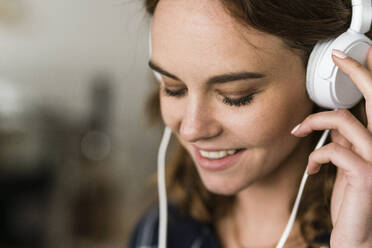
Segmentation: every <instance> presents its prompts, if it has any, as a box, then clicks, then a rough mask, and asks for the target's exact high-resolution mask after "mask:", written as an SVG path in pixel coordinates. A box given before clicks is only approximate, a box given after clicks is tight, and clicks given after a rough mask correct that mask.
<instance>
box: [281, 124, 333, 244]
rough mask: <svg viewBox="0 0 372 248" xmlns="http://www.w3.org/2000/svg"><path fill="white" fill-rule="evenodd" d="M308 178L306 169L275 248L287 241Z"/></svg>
mask: <svg viewBox="0 0 372 248" xmlns="http://www.w3.org/2000/svg"><path fill="white" fill-rule="evenodd" d="M328 133H329V129H327V130H325V131H324V132H323V134H322V137H321V138H320V139H319V141H318V144H317V145H316V147H315V149H314V151H315V150H316V149H318V148H320V147H322V146H323V144H324V142H325V140H326V139H327V136H328ZM308 176H309V174H307V169H306V170H305V173H304V175H303V177H302V180H301V184H300V188H299V190H298V193H297V197H296V201H295V203H294V206H293V209H292V213H291V216H290V217H289V220H288V223H287V226H286V227H285V229H284V232H283V234H282V237H281V238H280V240H279V243H278V244H277V245H276V248H282V247H283V246H284V243H285V241H287V238H288V236H289V234H290V232H291V230H292V227H293V224H294V222H295V219H296V214H297V210H298V206H299V205H300V200H301V196H302V192H303V190H304V187H305V183H306V180H307V177H308Z"/></svg>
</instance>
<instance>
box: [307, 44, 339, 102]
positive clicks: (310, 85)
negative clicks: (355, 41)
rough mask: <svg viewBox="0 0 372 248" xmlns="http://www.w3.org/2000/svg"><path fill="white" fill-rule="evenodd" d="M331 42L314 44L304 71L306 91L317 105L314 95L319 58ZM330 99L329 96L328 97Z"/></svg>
mask: <svg viewBox="0 0 372 248" xmlns="http://www.w3.org/2000/svg"><path fill="white" fill-rule="evenodd" d="M332 42H333V39H332V40H328V41H320V42H318V43H316V44H315V46H314V48H313V50H312V51H311V53H310V57H309V61H308V63H307V69H306V91H307V94H308V95H309V97H310V99H311V100H312V101H313V102H315V103H316V104H318V105H319V103H318V101H317V99H316V95H315V85H316V84H315V78H316V69H317V65H318V64H319V63H320V59H321V57H322V56H323V55H324V53H325V51H326V49H327V48H328V47H329V46H330V45H331V43H332ZM329 97H330V98H331V96H329Z"/></svg>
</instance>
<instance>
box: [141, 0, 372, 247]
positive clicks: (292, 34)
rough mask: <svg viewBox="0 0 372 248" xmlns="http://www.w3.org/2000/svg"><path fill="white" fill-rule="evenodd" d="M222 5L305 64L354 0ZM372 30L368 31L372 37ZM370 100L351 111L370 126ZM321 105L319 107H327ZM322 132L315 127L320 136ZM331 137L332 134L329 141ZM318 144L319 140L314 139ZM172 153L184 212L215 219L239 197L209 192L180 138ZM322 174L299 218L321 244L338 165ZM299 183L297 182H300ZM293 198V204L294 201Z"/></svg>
mask: <svg viewBox="0 0 372 248" xmlns="http://www.w3.org/2000/svg"><path fill="white" fill-rule="evenodd" d="M158 2H159V0H145V7H146V9H147V12H148V13H149V14H150V15H152V14H153V13H154V11H155V8H156V6H157V3H158ZM220 2H221V3H222V5H223V7H224V8H225V10H226V11H227V13H229V14H230V15H231V16H232V17H233V18H235V19H236V20H237V21H238V22H240V23H241V24H242V25H245V26H247V27H248V26H249V27H253V28H255V29H257V30H260V31H262V32H265V33H269V34H271V35H275V36H277V37H279V38H281V39H282V40H283V41H284V43H285V44H286V45H287V47H288V48H289V49H293V51H294V52H296V53H298V54H299V55H300V56H301V57H302V59H303V62H304V66H306V64H307V61H308V58H309V55H310V52H311V50H312V49H313V47H314V45H315V44H316V42H318V41H319V40H327V39H331V38H335V37H337V36H338V35H340V34H342V33H343V32H345V31H346V30H347V29H348V27H349V26H350V22H351V0H312V1H307V0H286V1H275V0H266V1H262V0H220ZM371 33H372V32H371V31H370V32H368V33H367V36H368V37H371ZM364 106H365V100H364V99H363V100H362V101H361V102H360V103H359V104H358V105H356V106H355V107H354V108H352V109H351V110H350V111H351V112H352V113H353V114H354V116H356V117H357V118H358V119H359V120H360V121H361V122H362V123H363V125H365V126H366V125H367V120H366V115H365V109H364ZM323 110H324V109H322V108H320V107H317V108H316V109H315V111H314V112H319V111H323ZM147 111H148V113H149V117H150V120H151V121H152V122H154V121H160V120H161V117H160V104H159V95H158V90H155V91H154V93H153V94H152V95H151V96H150V98H149V100H148V103H147ZM319 134H321V132H315V135H314V137H315V139H314V140H316V141H317V140H318V137H319ZM328 142H330V138H328V140H327V143H328ZM314 145H315V144H314ZM172 146H173V148H174V152H173V156H172V158H171V160H170V162H169V164H168V167H167V184H168V193H169V197H170V199H171V200H172V201H173V202H174V203H175V204H177V205H178V207H179V208H180V209H181V211H182V212H183V213H184V214H187V215H190V216H192V217H194V218H197V219H199V220H205V221H211V222H215V221H216V220H217V219H218V218H220V217H221V216H222V215H223V214H224V213H225V212H226V211H227V210H228V209H229V207H230V206H231V205H232V203H233V202H234V196H221V195H216V194H214V193H212V192H209V191H208V190H207V189H206V188H205V187H204V185H203V183H202V181H201V179H200V178H199V174H198V173H197V171H196V168H195V166H194V165H193V162H192V159H191V158H190V156H189V154H188V153H187V151H186V150H185V149H184V148H183V147H182V145H180V144H179V143H178V142H177V140H174V141H173V144H172ZM324 167H325V168H324V169H322V170H321V171H320V172H319V173H318V174H316V175H313V176H311V177H310V178H309V180H308V182H307V185H306V187H305V190H304V194H303V196H302V200H301V204H300V207H299V210H298V214H297V218H298V220H299V221H300V224H301V233H302V236H303V237H304V239H305V241H306V242H307V243H308V244H310V245H312V246H315V247H316V246H318V245H320V244H319V243H316V242H315V241H314V238H315V237H316V236H318V235H322V234H324V233H330V231H331V229H332V223H331V218H330V198H331V194H332V189H333V184H334V180H335V175H336V167H335V166H332V164H331V163H329V164H328V165H327V166H324ZM299 183H300V182H298V186H299ZM294 200H295V199H293V201H292V204H291V207H292V206H293V204H294Z"/></svg>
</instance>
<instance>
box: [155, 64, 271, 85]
mask: <svg viewBox="0 0 372 248" xmlns="http://www.w3.org/2000/svg"><path fill="white" fill-rule="evenodd" d="M149 67H150V68H151V69H153V70H154V71H157V72H159V73H160V74H163V75H164V76H167V77H170V78H172V79H174V80H178V81H181V80H180V79H179V78H178V77H177V76H175V75H173V74H172V73H170V72H167V71H166V70H164V69H162V68H161V67H160V66H159V65H157V64H156V63H155V62H153V61H151V60H150V61H149ZM263 77H265V75H264V74H262V73H256V72H232V73H226V74H223V75H218V76H213V77H211V78H209V79H208V80H207V83H208V84H222V83H227V82H232V81H238V80H246V79H257V78H263Z"/></svg>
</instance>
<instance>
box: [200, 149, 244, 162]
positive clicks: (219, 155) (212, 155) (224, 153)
mask: <svg viewBox="0 0 372 248" xmlns="http://www.w3.org/2000/svg"><path fill="white" fill-rule="evenodd" d="M243 150H245V148H240V149H231V150H221V151H204V150H199V151H200V155H201V156H202V157H203V158H206V159H210V160H218V159H223V158H226V157H228V156H232V155H235V154H237V153H238V152H241V151H243Z"/></svg>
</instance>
